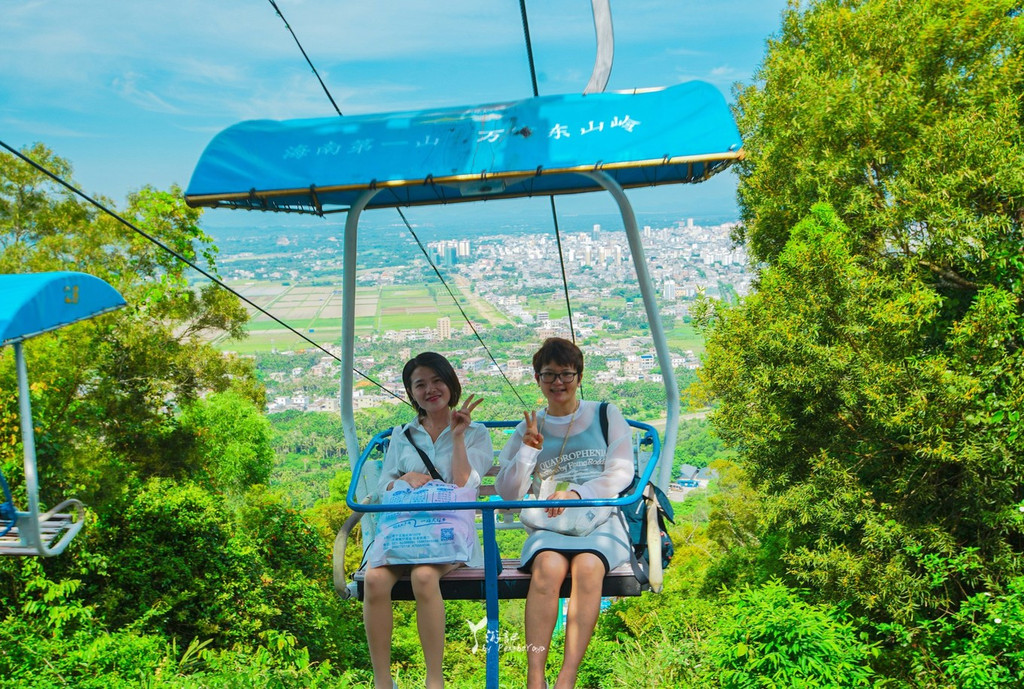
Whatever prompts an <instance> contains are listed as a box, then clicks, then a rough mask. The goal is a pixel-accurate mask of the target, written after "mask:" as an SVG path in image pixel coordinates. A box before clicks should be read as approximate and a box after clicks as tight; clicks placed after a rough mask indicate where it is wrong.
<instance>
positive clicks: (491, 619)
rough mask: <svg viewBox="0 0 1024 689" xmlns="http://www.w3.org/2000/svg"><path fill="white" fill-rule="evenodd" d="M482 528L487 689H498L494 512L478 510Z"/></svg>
mask: <svg viewBox="0 0 1024 689" xmlns="http://www.w3.org/2000/svg"><path fill="white" fill-rule="evenodd" d="M480 512H481V517H482V521H483V527H484V534H483V535H484V597H485V599H486V602H487V639H486V642H487V675H486V677H487V689H498V653H499V652H500V650H501V648H500V644H499V643H498V572H499V569H500V568H501V554H500V553H499V552H498V544H497V541H495V534H494V530H495V529H494V510H493V509H487V508H484V509H482V510H480Z"/></svg>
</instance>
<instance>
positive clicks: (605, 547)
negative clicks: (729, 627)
mask: <svg viewBox="0 0 1024 689" xmlns="http://www.w3.org/2000/svg"><path fill="white" fill-rule="evenodd" d="M533 370H534V376H535V378H536V379H537V384H538V385H539V386H540V390H541V393H543V395H544V397H545V399H546V400H547V406H546V407H545V408H544V409H542V410H541V411H540V412H526V413H525V417H526V420H525V421H524V422H523V423H520V424H519V426H517V427H516V430H515V433H514V434H513V435H512V438H511V439H510V440H509V441H508V443H507V444H506V445H505V447H504V448H503V449H502V451H501V455H500V457H499V463H500V465H501V469H500V470H499V472H498V477H497V479H495V488H496V489H497V491H498V493H499V494H500V495H501V497H503V498H505V499H506V500H519V499H521V498H522V497H523V495H524V494H525V493H527V492H530V493H532V494H533V495H535V496H536V497H539V498H541V499H548V500H585V499H595V498H615V497H618V495H619V493H620V492H621V491H622V490H625V489H626V488H627V487H628V486H629V484H630V482H631V481H632V480H633V473H634V470H633V450H632V446H631V443H630V440H631V433H630V430H629V425H628V424H627V423H626V419H625V418H624V417H623V416H622V413H621V412H620V411H619V410H618V408H616V407H615V405H612V404H609V405H608V408H607V412H608V433H607V442H606V436H605V434H604V432H603V431H602V429H601V423H600V419H599V409H600V404H599V403H598V402H587V401H582V400H580V399H577V397H576V392H577V390H578V389H579V385H580V379H581V378H582V376H583V353H582V352H581V351H580V349H579V347H577V346H576V345H575V344H573V343H572V342H570V341H569V340H565V339H562V338H560V337H552V338H548V339H547V340H545V341H544V344H543V345H542V346H541V348H540V349H539V350H538V351H537V353H536V354H534V356H533ZM564 509H565V508H562V507H552V508H548V509H547V513H548V516H549V517H557V516H558V515H560V514H561V513H562V512H563V511H564ZM578 509H582V508H578ZM597 509H598V510H600V508H597ZM596 512H597V510H595V513H596ZM604 512H611V514H610V515H609V516H608V517H607V518H606V519H605V520H604V521H603V522H601V523H600V524H599V525H598V526H597V527H596V528H594V530H593V531H592V532H591V533H588V534H587V535H586V536H569V535H566V534H562V533H558V532H555V531H550V530H545V529H535V530H530V531H531V533H530V536H529V537H528V538H527V539H526V543H525V544H524V545H523V551H522V555H521V558H520V561H521V562H522V564H521V566H520V569H524V570H528V571H530V572H531V577H530V590H529V592H528V593H527V596H526V648H527V652H528V654H527V675H526V685H527V687H528V689H541V688H542V687H546V686H547V684H546V681H545V677H544V672H545V669H546V665H547V658H548V648H549V647H550V645H551V634H552V632H553V631H554V628H555V622H556V620H557V618H558V594H559V590H560V589H561V587H562V583H563V582H564V581H565V578H566V576H567V575H569V574H571V575H572V589H571V593H570V595H569V607H568V611H567V614H566V622H565V652H564V654H563V659H562V667H561V670H560V672H559V673H558V680H557V682H556V684H555V687H556V689H568V688H569V687H573V686H575V684H576V674H577V672H578V670H579V665H580V661H582V660H583V655H584V653H586V650H587V646H588V645H589V644H590V637H591V636H592V635H593V633H594V626H595V625H596V624H597V615H598V613H599V612H600V608H601V588H602V585H603V583H604V576H605V574H606V573H607V572H608V571H610V570H612V569H615V568H616V567H618V566H619V565H621V564H623V563H625V562H628V561H629V551H630V547H631V546H630V541H629V535H628V534H627V533H626V528H625V524H624V523H623V521H622V520H621V519H618V518H617V512H618V510H610V511H609V510H605V511H604Z"/></svg>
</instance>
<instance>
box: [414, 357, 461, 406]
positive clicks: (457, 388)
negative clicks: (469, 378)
mask: <svg viewBox="0 0 1024 689" xmlns="http://www.w3.org/2000/svg"><path fill="white" fill-rule="evenodd" d="M420 366H426V367H427V368H429V369H430V370H431V371H433V372H434V373H436V374H437V377H438V378H440V379H441V382H442V383H444V384H445V385H446V386H447V387H448V393H449V395H450V398H449V399H448V406H449V407H450V408H452V409H454V408H455V405H457V404H458V403H459V397H461V396H462V383H460V382H459V376H458V375H456V373H455V369H454V368H452V365H451V363H449V361H448V360H447V359H445V358H444V357H443V356H441V355H440V354H438V353H437V352H423V353H422V354H417V355H416V356H414V357H413V358H412V359H409V361H407V362H406V363H405V368H404V369H402V383H404V384H405V394H407V395H409V401H410V402H412V408H413V409H415V410H416V414H417V415H419V416H423V415H424V414H426V412H425V411H423V409H421V408H420V405H418V404H416V400H415V399H414V398H413V396H412V372H413V371H415V370H416V369H417V368H419V367H420Z"/></svg>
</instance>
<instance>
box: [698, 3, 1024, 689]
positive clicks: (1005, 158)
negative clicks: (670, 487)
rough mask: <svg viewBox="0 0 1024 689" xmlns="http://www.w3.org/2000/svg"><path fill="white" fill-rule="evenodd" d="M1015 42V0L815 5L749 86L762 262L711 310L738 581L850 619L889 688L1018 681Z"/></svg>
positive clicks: (708, 324)
mask: <svg viewBox="0 0 1024 689" xmlns="http://www.w3.org/2000/svg"><path fill="white" fill-rule="evenodd" d="M1022 39H1024V26H1022V20H1021V16H1020V4H1019V3H1017V2H999V1H988V0H982V1H976V2H962V1H961V0H957V1H956V2H954V1H951V0H927V1H924V2H917V3H908V2H902V1H898V0H857V1H851V0H847V1H823V2H817V3H812V4H811V6H810V7H809V8H808V9H807V10H806V11H805V12H796V11H793V12H790V13H788V14H787V16H786V18H785V21H784V26H783V30H782V33H781V35H779V36H778V37H777V38H776V39H775V40H773V41H772V42H771V43H770V49H769V55H768V57H767V59H766V61H765V63H764V65H763V67H762V69H761V71H760V73H759V78H760V79H761V80H762V82H761V83H760V84H757V85H754V86H751V87H748V88H747V89H745V90H743V91H741V92H740V93H739V106H738V111H739V115H740V125H741V130H742V131H743V133H744V139H745V148H746V150H747V156H748V157H747V159H746V160H745V161H744V162H743V164H742V165H741V187H740V197H741V202H742V210H743V216H744V225H743V227H742V228H741V230H740V231H739V232H738V233H737V235H736V237H737V239H739V240H743V241H745V242H746V243H747V246H748V248H749V249H750V250H751V252H752V253H753V255H754V257H755V258H756V259H757V260H758V261H760V262H762V269H761V272H760V275H759V280H758V290H757V293H756V294H753V295H751V296H750V297H748V298H746V299H745V300H743V301H742V302H741V303H739V304H737V305H726V304H721V303H719V304H712V303H710V302H706V303H705V304H704V305H703V311H702V313H701V319H700V320H701V321H702V323H703V325H704V327H705V328H706V333H707V336H708V340H707V356H706V361H705V363H706V367H705V368H704V369H703V372H702V377H703V384H704V388H703V389H704V392H705V394H706V395H707V397H708V398H709V399H714V400H716V401H717V402H718V403H719V404H720V406H719V407H718V408H717V411H716V412H715V413H714V414H713V423H714V424H715V428H716V433H717V434H718V435H719V436H720V437H722V438H723V439H724V440H725V441H727V442H728V443H729V444H730V445H731V446H732V447H733V448H735V449H736V451H737V460H736V461H738V462H739V463H741V464H742V466H743V468H744V471H745V473H746V476H747V477H748V478H749V480H750V482H751V484H752V486H753V488H755V489H756V490H757V492H758V494H759V500H760V503H761V512H760V514H759V516H758V519H757V521H756V525H755V527H754V536H755V537H756V543H757V544H758V545H757V548H756V551H757V553H756V556H755V557H750V555H752V553H750V552H749V548H748V553H747V555H748V557H747V558H746V562H747V563H748V564H747V567H746V568H742V567H741V568H735V567H734V568H733V571H732V575H731V576H732V577H733V579H741V578H744V577H743V576H742V572H744V571H748V572H750V573H752V574H753V575H754V581H758V580H760V581H767V579H766V577H768V576H778V577H780V578H781V581H785V582H788V583H789V584H790V585H793V586H800V587H807V589H808V590H810V591H813V592H814V593H813V598H814V600H816V601H818V604H820V605H843V606H848V609H849V611H850V613H851V614H854V615H856V616H858V617H859V618H860V619H861V620H862V623H863V624H865V625H867V626H866V629H868V630H870V633H871V634H872V635H873V638H874V639H875V640H876V642H877V643H879V644H881V645H880V646H879V658H878V660H877V661H875V665H876V667H877V668H878V669H879V670H880V671H881V672H883V673H884V674H885V675H886V676H888V677H889V678H890V681H896V682H902V681H908V682H909V681H914V682H923V683H925V684H926V685H928V686H933V685H939V686H945V685H957V686H964V685H965V683H967V682H968V676H970V677H971V679H970V680H969V681H970V682H974V686H1002V685H1003V683H1004V682H1008V681H1010V679H1009V678H1012V679H1013V681H1016V682H1019V681H1020V680H1021V679H1022V677H1024V676H1022V675H1021V672H1020V667H1019V660H1015V659H1014V655H1013V653H1009V651H1011V647H1010V646H1001V647H999V650H996V651H994V652H993V650H992V649H991V647H989V648H988V649H985V646H986V644H988V643H990V641H989V640H990V639H991V638H993V637H988V636H987V635H979V634H978V628H977V626H976V625H977V624H978V621H979V617H982V618H983V617H985V616H984V615H981V616H979V615H978V614H977V608H976V606H977V604H978V602H979V601H981V600H990V599H992V598H995V599H997V600H999V601H1004V602H1005V604H1007V605H1009V607H1010V608H1011V609H1013V610H1014V611H1015V612H1014V613H1013V614H1007V615H1006V617H1007V618H1011V619H1012V618H1013V617H1015V615H1016V614H1018V612H1017V611H1019V608H1018V607H1017V606H1018V604H1017V603H1014V602H1012V601H1015V600H1017V599H1016V596H1015V595H1014V594H1011V593H1009V592H1010V591H1013V590H1014V587H1015V586H1017V585H1018V584H1017V583H1015V582H1019V578H1020V576H1021V574H1022V573H1024V514H1022V512H1024V454H1022V453H1021V450H1020V447H1021V445H1020V442H1019V440H1018V436H1019V433H1020V423H1021V422H1020V417H1019V410H1020V409H1021V408H1022V407H1024V378H1022V376H1021V371H1022V370H1024V361H1022V345H1024V319H1022V316H1024V241H1022V240H1024V228H1022V220H1024V215H1022V212H1021V209H1022V208H1024V171H1022V170H1024V168H1022V166H1021V161H1022V158H1024V141H1022V129H1021V123H1022V121H1024V103H1022V95H1024V70H1022V67H1024V54H1022V51H1021V47H1022V44H1021V41H1022ZM725 545H727V546H728V544H725ZM729 547H730V548H731V549H732V550H734V551H736V550H738V549H737V548H735V547H732V546H729ZM768 553H774V554H775V556H776V560H775V561H776V562H777V565H776V566H775V567H774V568H773V567H771V566H765V565H770V563H771V561H772V560H771V559H768V558H766V557H765V555H766V554H768ZM742 561H743V560H742V559H741V560H738V561H737V564H738V563H739V562H742ZM758 573H759V574H758ZM747 576H749V575H747ZM979 596H981V598H979ZM992 629H999V627H993V628H992ZM979 636H981V637H983V638H984V640H982V639H979ZM999 638H1000V641H999V642H996V643H997V644H999V643H1008V642H1010V641H1012V640H1014V636H1013V635H1012V634H1011V635H1009V636H1003V637H999ZM963 648H971V649H973V650H972V652H971V653H968V654H965V653H964V652H963V651H962V650H959V649H963ZM975 653H976V654H977V655H973V654H975ZM723 681H724V680H723ZM1011 683H1012V682H1011Z"/></svg>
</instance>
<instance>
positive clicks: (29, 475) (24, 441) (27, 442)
mask: <svg viewBox="0 0 1024 689" xmlns="http://www.w3.org/2000/svg"><path fill="white" fill-rule="evenodd" d="M14 359H15V365H16V366H17V369H18V411H19V413H20V415H21V445H22V448H23V449H24V452H25V493H26V494H27V495H28V514H27V515H26V514H19V515H18V521H19V522H20V523H19V525H18V533H19V534H21V542H22V543H23V544H24V545H27V546H28V547H30V548H35V549H37V550H39V552H42V545H43V540H42V534H41V533H40V532H39V476H38V474H37V472H36V437H35V432H34V431H33V430H32V400H31V398H30V397H29V387H28V367H27V366H26V364H25V350H24V349H23V347H22V343H21V342H15V343H14Z"/></svg>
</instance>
